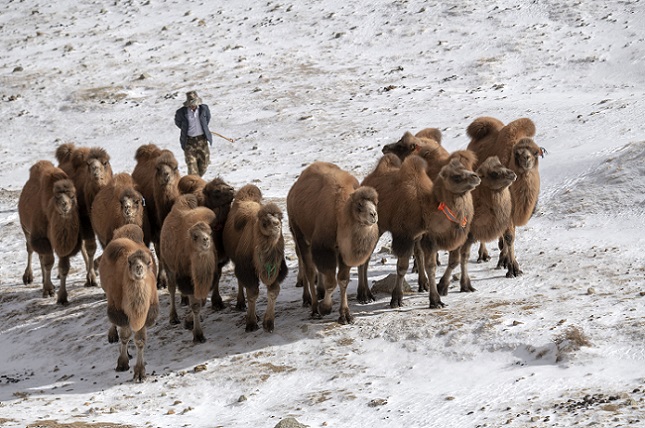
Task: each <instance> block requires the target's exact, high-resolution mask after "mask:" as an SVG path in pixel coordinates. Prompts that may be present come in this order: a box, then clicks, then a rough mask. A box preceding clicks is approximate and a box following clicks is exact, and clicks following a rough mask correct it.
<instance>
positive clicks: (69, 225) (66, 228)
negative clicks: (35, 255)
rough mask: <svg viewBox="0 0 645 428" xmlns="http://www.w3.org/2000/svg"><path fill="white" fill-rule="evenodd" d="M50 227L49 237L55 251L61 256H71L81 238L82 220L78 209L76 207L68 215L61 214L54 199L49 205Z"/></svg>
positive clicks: (48, 230)
mask: <svg viewBox="0 0 645 428" xmlns="http://www.w3.org/2000/svg"><path fill="white" fill-rule="evenodd" d="M47 212H48V220H49V227H48V229H47V237H48V238H49V242H51V245H52V247H53V248H54V252H56V254H57V255H58V256H59V257H65V256H69V255H71V254H72V253H74V252H75V250H76V249H77V248H78V243H79V240H80V220H79V217H78V209H77V208H76V207H74V209H72V210H71V211H70V212H69V213H68V214H67V215H64V216H63V215H61V214H60V213H59V212H58V210H57V209H56V202H55V200H54V199H52V200H51V201H50V202H49V205H48V207H47Z"/></svg>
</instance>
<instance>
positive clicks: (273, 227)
mask: <svg viewBox="0 0 645 428" xmlns="http://www.w3.org/2000/svg"><path fill="white" fill-rule="evenodd" d="M258 224H259V226H260V233H262V235H264V236H266V237H269V238H274V239H278V238H279V237H280V235H281V234H282V215H278V214H276V213H265V214H263V215H261V216H260V217H259V218H258Z"/></svg>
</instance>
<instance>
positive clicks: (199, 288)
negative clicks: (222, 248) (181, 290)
mask: <svg viewBox="0 0 645 428" xmlns="http://www.w3.org/2000/svg"><path fill="white" fill-rule="evenodd" d="M216 269H217V263H216V260H215V254H214V253H213V249H212V248H209V250H207V251H201V252H195V253H193V254H191V255H190V272H191V278H192V280H193V291H194V292H193V294H194V296H195V298H196V299H201V300H203V299H206V298H207V297H208V294H209V293H210V290H211V284H212V283H213V278H214V276H215V271H216Z"/></svg>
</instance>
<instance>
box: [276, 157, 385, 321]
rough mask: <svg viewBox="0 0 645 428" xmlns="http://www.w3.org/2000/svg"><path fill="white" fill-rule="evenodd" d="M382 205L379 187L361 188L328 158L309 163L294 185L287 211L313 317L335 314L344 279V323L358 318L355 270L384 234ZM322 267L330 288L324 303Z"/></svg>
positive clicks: (325, 290) (327, 287) (342, 305)
mask: <svg viewBox="0 0 645 428" xmlns="http://www.w3.org/2000/svg"><path fill="white" fill-rule="evenodd" d="M377 206H378V195H377V193H376V190H374V189H373V188H371V187H359V183H358V180H357V179H356V178H355V177H354V176H353V175H351V174H350V173H349V172H347V171H343V170H342V169H340V168H339V167H338V166H336V165H334V164H331V163H327V162H315V163H313V164H311V165H310V166H308V167H307V168H306V169H305V170H304V171H303V172H302V174H301V175H300V177H299V178H298V180H296V182H295V183H294V185H293V186H292V187H291V190H289V194H288V196H287V214H288V216H289V228H290V229H291V233H292V235H293V237H294V241H295V244H296V253H297V254H298V276H299V277H301V276H302V278H303V286H304V289H303V302H304V303H305V304H306V303H307V302H308V303H311V312H312V315H313V316H322V315H326V314H329V313H331V309H332V298H331V295H332V293H333V292H334V290H335V288H336V284H337V283H338V286H339V288H340V317H339V318H338V322H339V323H341V324H347V323H351V322H352V320H353V317H352V315H351V313H350V311H349V305H348V303H347V285H348V283H349V271H350V268H351V267H352V266H359V265H362V264H363V263H365V262H366V261H367V260H369V257H370V256H371V255H372V251H373V250H374V246H375V245H376V242H377V241H378V238H379V231H378V224H377V222H378V214H377ZM317 272H319V273H320V275H321V277H322V281H321V282H322V285H323V289H324V298H323V301H322V302H321V303H320V304H318V298H317V292H316V284H315V277H316V274H317Z"/></svg>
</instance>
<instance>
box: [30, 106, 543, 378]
mask: <svg viewBox="0 0 645 428" xmlns="http://www.w3.org/2000/svg"><path fill="white" fill-rule="evenodd" d="M467 134H468V136H469V137H470V139H471V141H470V144H469V145H468V147H467V149H466V150H457V151H455V152H453V153H450V152H448V151H447V150H446V149H445V148H444V147H443V146H442V145H441V132H440V131H439V130H438V129H436V128H426V129H423V130H421V131H419V132H418V133H416V134H415V135H413V134H411V133H410V132H406V133H405V134H404V135H403V137H402V138H401V139H400V140H399V141H397V142H395V143H392V144H388V145H386V146H384V147H383V150H382V151H383V156H382V158H381V159H380V160H379V161H378V163H377V165H376V167H375V168H374V170H373V171H371V172H370V173H369V174H368V175H367V176H366V177H365V178H364V179H363V180H362V182H359V181H358V179H357V178H356V177H354V176H353V175H352V174H350V173H349V172H347V171H344V170H342V169H340V168H339V167H338V166H336V165H334V164H332V163H327V162H314V163H312V164H311V165H309V166H307V168H305V169H304V170H303V171H302V173H301V174H300V176H299V178H298V179H297V180H296V181H295V183H294V184H293V185H292V187H291V189H290V190H289V193H288V195H287V200H286V209H287V217H288V227H289V230H290V232H291V234H292V236H293V239H294V242H295V250H296V254H297V256H298V274H297V282H296V285H297V286H302V287H303V305H305V306H310V307H311V311H312V316H315V317H319V316H324V315H328V314H330V313H331V311H332V295H333V293H334V290H335V289H336V286H337V285H338V287H339V289H340V295H341V297H340V311H339V312H340V315H339V318H338V322H340V323H342V324H346V323H351V322H352V320H353V316H352V314H351V313H350V310H349V305H348V297H347V286H348V283H349V277H350V275H349V272H350V269H351V267H353V266H356V267H358V289H357V295H356V296H357V300H358V301H359V302H360V303H367V302H370V301H373V300H374V296H373V295H372V292H371V290H370V288H369V286H368V274H367V270H368V266H369V260H370V257H371V255H372V252H373V251H374V248H375V246H376V244H377V241H378V240H379V238H380V236H381V235H383V234H384V233H386V232H389V233H390V234H391V236H392V252H393V254H394V255H395V256H396V257H397V264H396V280H395V284H394V288H393V291H392V297H391V300H390V306H391V307H399V306H401V305H402V304H403V290H402V284H403V279H404V276H405V274H406V273H407V271H408V268H409V264H410V257H411V256H413V255H414V257H415V263H416V267H417V271H418V276H419V279H418V284H419V291H427V292H428V296H429V306H430V308H440V307H443V306H444V303H443V302H442V301H441V297H442V296H446V295H447V293H448V288H449V285H450V280H451V277H452V271H453V269H455V268H456V267H457V266H458V265H459V266H460V269H461V276H460V291H462V292H472V291H475V289H474V288H473V287H472V285H471V280H470V277H469V275H468V263H467V262H468V258H469V256H470V249H471V246H472V245H473V244H474V243H476V242H479V243H480V248H479V253H478V262H479V261H488V260H489V259H490V256H489V255H488V251H487V249H486V245H485V244H486V242H488V241H491V240H495V239H498V245H499V249H500V256H499V260H498V263H497V267H498V268H506V269H507V274H506V276H507V277H515V276H517V275H520V274H521V273H522V271H521V269H520V267H519V264H518V262H517V259H516V257H515V237H516V228H517V227H518V226H523V225H525V224H526V223H527V222H528V220H529V219H530V217H531V215H532V213H533V212H534V210H535V207H536V204H537V197H538V194H539V190H540V177H539V171H538V164H539V158H540V157H543V155H544V153H545V151H544V149H543V148H541V147H539V146H538V145H537V144H536V143H535V142H534V140H533V139H532V138H533V136H534V135H535V125H534V124H533V122H532V121H531V120H530V119H528V118H521V119H517V120H515V121H513V122H511V123H509V124H507V125H504V124H503V123H502V122H501V121H499V120H497V119H495V118H492V117H480V118H478V119H476V120H475V121H473V122H472V123H471V124H470V125H469V126H468V128H467ZM55 157H56V159H57V160H58V166H55V165H54V164H53V163H52V162H50V161H47V160H41V161H38V162H36V163H35V164H34V165H33V166H32V167H31V168H30V174H29V179H28V181H27V183H26V184H25V186H24V187H23V191H22V192H21V195H20V199H19V202H18V211H19V217H20V223H21V226H22V229H23V232H24V234H25V239H26V247H27V257H28V258H27V267H26V269H25V273H24V275H23V282H24V283H25V284H30V283H32V282H33V280H34V277H33V272H32V268H31V261H32V255H33V253H34V252H36V253H37V254H38V257H39V258H40V264H41V268H42V275H43V297H48V296H53V295H54V290H55V288H54V285H53V283H52V279H51V274H52V269H53V265H54V256H57V257H58V276H59V278H60V286H59V289H58V293H57V302H58V303H59V304H67V303H68V299H67V290H66V278H67V275H68V273H69V268H70V257H72V256H73V255H75V254H77V253H78V252H81V254H82V256H83V260H84V262H85V267H86V272H87V273H86V282H85V286H86V287H90V286H97V285H98V283H97V272H96V271H97V267H98V274H99V275H98V278H99V280H100V284H101V287H102V288H103V290H104V291H105V294H106V298H107V314H108V319H109V321H110V323H111V324H112V326H111V328H110V330H109V332H108V340H109V342H110V343H116V342H119V341H120V353H119V358H118V362H117V367H116V369H117V370H118V371H124V370H129V361H128V352H127V347H128V343H129V341H130V339H131V337H132V336H133V335H134V342H135V345H136V348H137V361H136V365H135V368H134V380H135V381H142V380H144V379H145V377H146V373H145V362H144V358H143V351H144V347H145V341H146V327H149V326H151V325H152V324H154V322H155V320H156V317H157V314H158V311H159V297H158V289H160V288H164V287H166V286H167V287H168V291H169V295H170V309H169V321H170V323H171V324H178V323H180V319H179V316H178V314H177V308H176V302H175V294H176V291H177V289H178V290H179V291H180V293H181V296H182V302H186V303H187V304H188V305H189V308H190V310H189V313H188V315H187V316H186V317H185V319H184V325H185V327H186V328H189V329H192V333H193V341H194V342H196V343H199V342H204V341H205V337H204V333H203V330H202V327H201V318H200V311H201V309H202V307H203V306H204V304H205V303H206V301H207V298H208V297H209V294H210V297H211V305H212V307H213V309H216V310H217V309H222V308H224V303H223V300H222V297H221V295H220V292H219V281H220V277H221V273H222V268H223V267H224V266H225V265H226V264H227V263H229V262H232V264H233V265H234V273H235V276H236V278H237V282H238V294H237V301H236V308H237V309H239V310H245V309H246V311H247V314H246V331H254V330H257V329H259V326H258V319H259V318H258V316H257V314H256V301H257V298H258V295H259V288H260V287H259V285H260V282H261V283H263V284H264V285H265V286H266V288H267V299H268V303H267V308H266V310H265V314H264V318H263V321H262V327H263V328H264V330H265V331H268V332H271V331H273V330H274V328H275V304H276V300H277V298H278V294H279V292H280V285H281V283H282V282H283V281H284V279H285V277H286V276H287V272H288V269H287V264H286V261H285V239H284V236H283V213H282V210H281V209H280V207H278V205H276V204H275V203H265V202H264V201H263V197H262V192H261V190H260V189H259V188H258V187H257V186H255V185H252V184H247V185H245V186H243V187H241V188H240V189H238V190H237V191H235V189H233V187H231V186H230V185H228V184H227V183H226V182H224V181H223V180H222V179H221V178H216V179H214V180H212V181H210V182H206V181H205V180H203V179H202V178H200V177H198V176H195V175H187V176H183V177H182V176H180V173H179V170H178V163H177V160H176V159H175V156H174V155H173V153H172V152H171V151H169V150H162V149H160V148H159V147H157V146H156V145H154V144H147V145H142V146H140V147H139V148H138V149H137V151H136V153H135V156H134V158H135V160H136V161H137V163H136V166H135V168H134V170H133V171H132V173H131V174H129V173H125V172H122V173H119V174H113V172H112V167H111V165H110V157H109V155H108V154H107V152H106V151H105V150H104V149H102V148H86V147H76V146H75V145H74V144H70V143H67V144H62V145H61V146H59V147H58V148H57V150H56V153H55ZM96 239H98V241H99V243H100V245H101V247H102V248H103V252H102V254H101V255H100V256H99V257H98V258H97V259H95V255H96V250H97V244H96ZM151 248H154V252H153V251H151ZM440 250H445V251H449V260H448V265H447V267H446V270H445V272H444V274H443V276H442V277H441V279H440V280H439V282H438V283H437V281H436V269H437V264H438V259H437V252H438V251H440Z"/></svg>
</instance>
